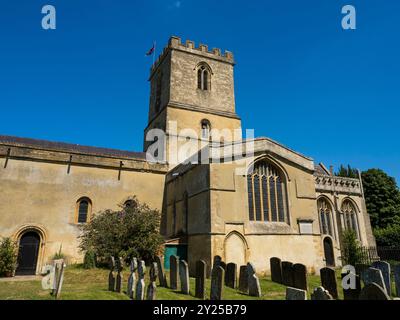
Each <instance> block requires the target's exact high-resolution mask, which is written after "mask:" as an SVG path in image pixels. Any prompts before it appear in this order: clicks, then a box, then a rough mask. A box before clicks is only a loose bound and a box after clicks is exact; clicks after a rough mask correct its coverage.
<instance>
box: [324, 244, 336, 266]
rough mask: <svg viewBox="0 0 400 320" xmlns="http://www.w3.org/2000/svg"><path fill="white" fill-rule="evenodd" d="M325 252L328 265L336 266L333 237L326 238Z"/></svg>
mask: <svg viewBox="0 0 400 320" xmlns="http://www.w3.org/2000/svg"><path fill="white" fill-rule="evenodd" d="M324 254H325V261H326V266H327V267H334V266H335V256H334V254H333V243H332V239H331V238H329V237H326V238H325V239H324Z"/></svg>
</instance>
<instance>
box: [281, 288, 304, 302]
mask: <svg viewBox="0 0 400 320" xmlns="http://www.w3.org/2000/svg"><path fill="white" fill-rule="evenodd" d="M286 300H307V291H306V290H302V289H297V288H291V287H287V288H286Z"/></svg>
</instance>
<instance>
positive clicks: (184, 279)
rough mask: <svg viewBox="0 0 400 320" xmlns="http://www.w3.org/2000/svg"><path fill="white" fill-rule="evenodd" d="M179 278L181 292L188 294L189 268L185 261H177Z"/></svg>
mask: <svg viewBox="0 0 400 320" xmlns="http://www.w3.org/2000/svg"><path fill="white" fill-rule="evenodd" d="M179 278H180V281H181V292H182V293H184V294H189V291H190V289H189V286H190V284H189V266H188V264H187V262H186V261H185V260H181V261H179Z"/></svg>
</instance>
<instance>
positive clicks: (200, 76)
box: [197, 63, 211, 91]
mask: <svg viewBox="0 0 400 320" xmlns="http://www.w3.org/2000/svg"><path fill="white" fill-rule="evenodd" d="M197 88H198V89H200V90H205V91H207V90H210V89H211V70H210V68H209V67H208V65H206V64H205V63H202V64H200V66H199V67H198V69H197Z"/></svg>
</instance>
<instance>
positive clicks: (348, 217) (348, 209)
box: [342, 200, 359, 237]
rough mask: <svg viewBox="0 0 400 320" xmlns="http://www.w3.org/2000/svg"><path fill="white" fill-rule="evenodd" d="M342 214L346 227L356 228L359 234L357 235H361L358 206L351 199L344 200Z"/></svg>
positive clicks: (348, 228) (347, 228) (349, 228)
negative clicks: (359, 231)
mask: <svg viewBox="0 0 400 320" xmlns="http://www.w3.org/2000/svg"><path fill="white" fill-rule="evenodd" d="M342 215H343V220H344V221H343V222H344V228H345V229H346V230H354V231H355V232H356V234H357V237H359V234H358V227H357V226H358V221H357V213H356V208H355V207H354V205H353V203H352V202H351V201H350V200H344V201H343V204H342Z"/></svg>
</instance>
